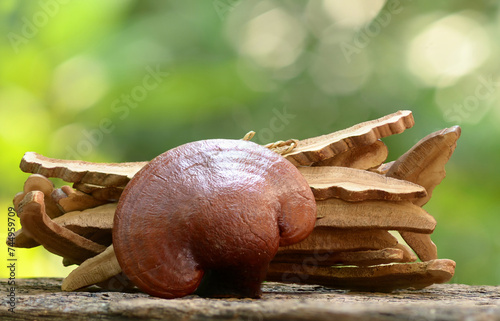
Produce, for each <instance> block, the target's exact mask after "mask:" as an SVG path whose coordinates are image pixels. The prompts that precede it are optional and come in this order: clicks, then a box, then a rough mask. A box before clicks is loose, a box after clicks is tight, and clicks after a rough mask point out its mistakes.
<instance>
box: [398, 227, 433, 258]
mask: <svg viewBox="0 0 500 321" xmlns="http://www.w3.org/2000/svg"><path fill="white" fill-rule="evenodd" d="M400 234H401V237H402V238H403V240H405V242H406V243H407V244H408V245H409V246H410V247H411V248H412V249H413V251H415V253H417V255H418V258H419V259H420V260H422V261H424V262H425V261H431V260H436V259H437V258H438V254H437V247H436V244H434V242H432V240H431V236H430V235H429V234H422V233H413V232H405V231H401V232H400Z"/></svg>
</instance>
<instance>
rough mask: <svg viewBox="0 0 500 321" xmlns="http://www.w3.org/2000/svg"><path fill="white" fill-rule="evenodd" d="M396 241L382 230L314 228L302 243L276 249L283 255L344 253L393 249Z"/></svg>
mask: <svg viewBox="0 0 500 321" xmlns="http://www.w3.org/2000/svg"><path fill="white" fill-rule="evenodd" d="M397 243H398V241H397V239H396V238H395V237H394V236H392V235H391V234H390V233H389V232H387V231H382V230H358V231H356V230H340V229H330V228H314V230H313V232H312V233H311V234H310V235H309V236H308V237H307V238H306V239H305V240H303V241H302V242H300V243H296V244H294V245H290V246H283V247H280V248H279V249H278V253H279V254H283V253H306V254H310V253H332V252H346V251H363V250H380V249H384V248H387V247H394V246H395V245H396V244H397Z"/></svg>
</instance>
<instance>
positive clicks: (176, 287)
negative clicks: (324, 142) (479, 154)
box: [113, 140, 316, 298]
mask: <svg viewBox="0 0 500 321" xmlns="http://www.w3.org/2000/svg"><path fill="white" fill-rule="evenodd" d="M315 221H316V202H315V200H314V196H313V194H312V192H311V189H310V188H309V185H308V184H307V182H306V180H305V179H304V178H303V177H302V175H301V174H300V173H299V171H298V170H297V169H296V168H295V166H293V165H292V164H291V163H290V162H288V161H287V160H286V159H285V158H283V157H282V156H280V155H278V154H276V153H275V152H272V151H270V150H268V149H267V148H265V147H262V146H260V145H257V144H255V143H252V142H249V141H242V140H205V141H198V142H193V143H188V144H185V145H182V146H179V147H177V148H174V149H172V150H169V151H167V152H165V153H163V154H161V155H160V156H158V157H156V158H155V159H153V160H152V161H151V162H150V163H149V164H148V165H147V166H146V167H144V168H143V169H142V170H141V171H140V172H138V173H137V174H136V175H135V176H134V178H133V179H132V180H131V181H130V183H129V184H128V185H127V187H126V188H125V190H124V192H123V194H122V196H121V197H120V200H119V203H118V208H117V210H116V214H115V218H114V227H113V244H114V248H115V252H116V256H117V258H118V262H119V264H120V266H121V268H122V270H123V272H124V273H125V274H126V275H127V276H128V277H129V278H130V280H131V281H132V282H133V283H134V284H135V285H137V286H138V287H139V288H140V289H141V290H143V291H145V292H147V293H149V294H151V295H154V296H159V297H164V298H175V297H181V296H185V295H188V294H191V293H193V292H194V291H195V290H197V289H198V291H197V293H198V294H200V295H204V296H234V297H259V296H260V295H261V290H260V284H261V282H262V281H263V280H264V278H265V275H266V273H267V268H268V265H269V262H270V261H271V259H272V258H273V257H274V255H275V254H276V252H277V250H278V247H279V246H284V245H290V244H293V243H297V242H299V241H302V240H303V239H304V238H306V237H307V236H308V235H309V234H310V233H311V231H312V229H313V227H314V224H315Z"/></svg>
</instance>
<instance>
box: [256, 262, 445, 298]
mask: <svg viewBox="0 0 500 321" xmlns="http://www.w3.org/2000/svg"><path fill="white" fill-rule="evenodd" d="M454 273H455V262H454V261H452V260H433V261H428V262H417V263H396V264H389V265H374V266H368V267H347V266H346V267H344V266H342V267H335V266H333V267H324V266H308V265H298V264H293V263H292V264H290V263H271V265H270V266H269V271H268V273H267V277H266V280H267V281H276V282H294V283H303V284H320V285H324V286H330V287H334V288H339V289H349V290H357V291H376V292H390V291H394V290H398V289H407V288H414V289H422V288H425V287H427V286H429V285H432V284H436V283H445V282H448V281H449V280H450V279H451V278H452V277H453V274H454Z"/></svg>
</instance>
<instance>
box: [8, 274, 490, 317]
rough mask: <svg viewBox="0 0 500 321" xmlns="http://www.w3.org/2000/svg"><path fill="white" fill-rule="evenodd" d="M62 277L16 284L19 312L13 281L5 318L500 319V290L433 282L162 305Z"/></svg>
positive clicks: (288, 289) (274, 289) (271, 287)
mask: <svg viewBox="0 0 500 321" xmlns="http://www.w3.org/2000/svg"><path fill="white" fill-rule="evenodd" d="M61 282H62V280H61V279H55V278H43V279H17V280H16V286H15V298H16V305H15V309H14V311H15V313H12V312H9V311H8V307H9V306H8V302H9V291H6V290H7V289H8V287H9V286H8V285H7V280H5V279H3V280H0V283H1V285H2V286H1V289H2V310H1V311H0V319H1V320H72V321H78V320H126V319H134V320H137V319H140V320H244V321H261V320H286V321H292V320H315V321H322V320H325V321H326V320H328V321H330V320H412V321H416V320H500V286H496V287H494V286H469V285H461V284H445V285H434V286H431V287H429V288H426V289H424V290H419V291H412V290H405V291H398V292H393V293H361V292H349V291H342V290H335V289H329V288H325V287H322V286H311V285H294V284H281V283H266V284H264V286H263V289H264V296H263V298H262V299H260V300H250V299H245V300H239V299H203V298H200V297H198V296H194V295H193V296H188V297H185V298H181V299H175V300H164V299H158V298H154V297H151V296H149V295H147V294H144V293H140V292H129V293H122V292H106V291H101V290H99V289H98V288H97V287H93V288H90V289H88V290H86V291H80V292H69V293H68V292H61V290H60V286H61Z"/></svg>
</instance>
